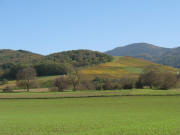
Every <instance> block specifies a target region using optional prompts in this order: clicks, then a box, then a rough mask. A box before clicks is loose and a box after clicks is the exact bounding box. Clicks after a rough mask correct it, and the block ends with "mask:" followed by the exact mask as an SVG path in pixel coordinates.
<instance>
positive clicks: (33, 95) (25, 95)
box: [0, 89, 180, 99]
mask: <svg viewBox="0 0 180 135" xmlns="http://www.w3.org/2000/svg"><path fill="white" fill-rule="evenodd" d="M30 91H31V92H22V91H19V90H17V91H16V92H13V93H3V92H0V99H56V98H87V97H115V96H180V89H172V90H150V89H133V90H103V91H97V90H82V91H76V92H72V91H70V90H69V91H65V92H48V89H31V90H30ZM45 91H46V92H45Z"/></svg>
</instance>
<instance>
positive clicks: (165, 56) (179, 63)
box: [106, 43, 180, 67]
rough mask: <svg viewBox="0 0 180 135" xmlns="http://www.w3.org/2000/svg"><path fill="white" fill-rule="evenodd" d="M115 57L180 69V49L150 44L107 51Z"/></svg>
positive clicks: (132, 45) (138, 44) (131, 45)
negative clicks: (132, 58) (125, 57)
mask: <svg viewBox="0 0 180 135" xmlns="http://www.w3.org/2000/svg"><path fill="white" fill-rule="evenodd" d="M106 53H107V54H110V55H113V56H132V57H136V58H143V59H146V60H150V61H153V62H156V63H159V64H163V65H169V66H173V67H180V47H178V48H163V47H158V46H156V45H152V44H148V43H135V44H130V45H127V46H123V47H117V48H115V49H113V50H110V51H107V52H106Z"/></svg>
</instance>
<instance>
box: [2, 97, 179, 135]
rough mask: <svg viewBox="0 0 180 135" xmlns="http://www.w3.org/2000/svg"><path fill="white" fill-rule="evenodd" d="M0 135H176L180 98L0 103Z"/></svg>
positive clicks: (109, 98)
mask: <svg viewBox="0 0 180 135" xmlns="http://www.w3.org/2000/svg"><path fill="white" fill-rule="evenodd" d="M0 108H1V111H0V135H179V134H180V96H118V97H92V98H59V99H0Z"/></svg>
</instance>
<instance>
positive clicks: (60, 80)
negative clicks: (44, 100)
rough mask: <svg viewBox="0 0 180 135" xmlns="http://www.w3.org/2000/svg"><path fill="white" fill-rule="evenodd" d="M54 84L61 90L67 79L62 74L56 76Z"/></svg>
mask: <svg viewBox="0 0 180 135" xmlns="http://www.w3.org/2000/svg"><path fill="white" fill-rule="evenodd" d="M54 85H55V86H56V87H57V88H58V91H59V92H63V91H64V89H65V88H66V87H67V85H68V80H67V78H66V77H64V76H61V77H58V78H56V79H55V82H54Z"/></svg>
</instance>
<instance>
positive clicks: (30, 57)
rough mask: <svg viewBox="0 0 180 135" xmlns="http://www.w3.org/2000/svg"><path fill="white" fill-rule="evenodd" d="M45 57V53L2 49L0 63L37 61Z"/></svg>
mask: <svg viewBox="0 0 180 135" xmlns="http://www.w3.org/2000/svg"><path fill="white" fill-rule="evenodd" d="M42 58H43V55H40V54H36V53H32V52H29V51H25V50H10V49H3V50H0V65H1V64H5V63H16V64H19V63H23V64H28V63H35V62H37V61H39V60H40V59H42Z"/></svg>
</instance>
